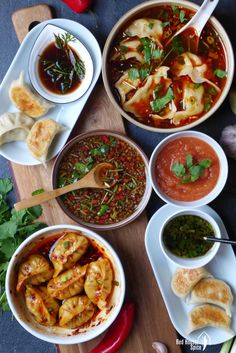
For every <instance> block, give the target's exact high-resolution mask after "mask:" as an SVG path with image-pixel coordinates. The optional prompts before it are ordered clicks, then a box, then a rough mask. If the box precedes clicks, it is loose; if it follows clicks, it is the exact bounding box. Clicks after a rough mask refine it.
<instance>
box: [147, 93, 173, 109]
mask: <svg viewBox="0 0 236 353" xmlns="http://www.w3.org/2000/svg"><path fill="white" fill-rule="evenodd" d="M155 94H156V92H155ZM173 99H174V92H173V90H172V88H171V87H169V88H168V90H167V92H166V94H165V95H164V96H163V97H161V98H158V97H157V98H156V99H155V100H154V101H151V102H150V105H151V108H152V110H153V111H154V112H155V113H158V112H159V111H161V110H162V109H163V108H165V106H166V105H167V104H168V103H170V102H171V101H172V100H173Z"/></svg>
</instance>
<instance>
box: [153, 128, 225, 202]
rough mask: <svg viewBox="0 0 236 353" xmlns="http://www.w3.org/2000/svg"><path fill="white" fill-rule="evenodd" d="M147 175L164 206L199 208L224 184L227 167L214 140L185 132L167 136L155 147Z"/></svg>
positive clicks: (200, 134)
mask: <svg viewBox="0 0 236 353" xmlns="http://www.w3.org/2000/svg"><path fill="white" fill-rule="evenodd" d="M149 173H150V176H151V181H152V186H153V188H154V190H155V192H156V193H157V195H158V196H159V197H160V198H161V199H163V200H164V201H165V202H167V203H171V204H173V205H175V206H184V207H199V206H202V205H205V204H208V203H209V202H211V201H213V200H214V199H215V198H216V197H217V196H218V195H219V194H220V192H221V190H222V189H223V187H224V185H225V183H226V180H227V176H228V163H227V159H226V156H225V154H224V152H223V150H222V148H221V147H220V146H219V144H218V143H217V142H216V141H215V140H214V139H212V138H211V137H210V136H208V135H206V134H203V133H201V132H196V131H186V132H179V133H176V134H173V135H171V136H168V137H167V138H165V139H164V140H163V141H161V142H160V143H159V144H158V145H157V147H156V148H155V150H154V151H153V153H152V156H151V159H150V164H149Z"/></svg>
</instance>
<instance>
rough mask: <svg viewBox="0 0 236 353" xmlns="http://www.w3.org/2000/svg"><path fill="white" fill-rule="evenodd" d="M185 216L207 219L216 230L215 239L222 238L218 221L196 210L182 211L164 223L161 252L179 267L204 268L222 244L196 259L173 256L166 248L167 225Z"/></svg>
mask: <svg viewBox="0 0 236 353" xmlns="http://www.w3.org/2000/svg"><path fill="white" fill-rule="evenodd" d="M183 215H193V216H198V217H200V218H203V219H205V220H206V221H208V222H209V223H210V224H211V225H212V228H213V229H214V233H215V237H216V238H221V232H220V228H219V226H218V224H217V223H216V221H215V220H214V219H213V218H212V217H211V216H210V215H209V214H207V213H205V212H203V211H200V210H197V209H194V210H181V211H177V212H175V213H174V214H173V215H171V216H170V217H168V218H167V219H166V221H165V222H164V223H163V225H162V227H161V229H160V233H159V242H160V247H161V250H162V251H163V253H164V255H165V256H166V257H167V259H168V260H170V261H172V262H173V263H174V264H176V265H177V266H179V267H184V268H197V267H202V266H205V265H206V264H207V263H209V262H210V261H211V260H212V259H213V258H214V257H215V255H216V254H217V251H218V250H219V248H220V243H216V242H215V243H214V245H213V246H212V247H211V249H210V250H208V252H207V253H206V254H205V255H203V256H198V257H195V258H182V257H179V256H176V255H174V254H172V253H171V252H170V251H169V250H168V249H167V248H166V246H165V244H164V242H163V233H164V229H165V227H166V225H167V224H168V223H169V222H170V221H171V220H172V219H174V218H176V217H178V216H183Z"/></svg>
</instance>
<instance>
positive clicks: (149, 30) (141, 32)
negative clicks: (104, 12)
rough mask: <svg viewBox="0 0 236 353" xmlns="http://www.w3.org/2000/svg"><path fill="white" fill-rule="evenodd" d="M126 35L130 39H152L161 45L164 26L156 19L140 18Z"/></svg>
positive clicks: (127, 30)
mask: <svg viewBox="0 0 236 353" xmlns="http://www.w3.org/2000/svg"><path fill="white" fill-rule="evenodd" d="M125 33H126V34H127V35H129V36H130V37H134V36H137V37H139V38H144V37H147V38H150V39H152V40H154V41H155V42H157V43H158V44H159V45H160V39H161V37H162V34H163V25H162V22H161V21H160V20H157V19H154V18H139V19H137V20H135V21H133V22H132V23H131V24H130V25H129V27H127V28H126V30H125Z"/></svg>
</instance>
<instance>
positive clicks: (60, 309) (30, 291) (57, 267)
mask: <svg viewBox="0 0 236 353" xmlns="http://www.w3.org/2000/svg"><path fill="white" fill-rule="evenodd" d="M6 295H7V300H8V303H9V306H10V309H11V311H12V313H13V315H14V317H15V318H16V319H17V321H18V322H19V323H20V325H21V326H22V327H24V328H25V329H26V330H27V331H28V332H29V333H31V334H32V335H34V336H35V337H37V338H39V339H42V340H44V341H47V342H51V343H55V344H78V343H82V342H86V341H89V340H91V339H93V338H95V337H97V336H98V335H100V334H101V333H102V332H103V331H105V330H106V329H107V328H108V327H109V326H110V325H111V324H112V322H113V321H114V320H115V318H116V316H117V315H118V313H119V311H120V309H121V306H122V304H123V300H124V295H125V276H124V271H123V267H122V264H121V262H120V260H119V257H118V256H117V254H116V253H115V251H114V250H113V248H112V247H111V246H110V245H109V243H107V241H105V240H104V239H103V238H102V237H101V236H99V235H97V234H96V233H94V232H93V231H91V230H88V229H86V228H83V227H79V226H74V225H55V226H51V227H46V228H44V229H41V230H39V231H38V232H36V233H34V234H32V235H31V236H30V237H29V238H27V239H26V240H25V241H24V242H23V243H22V244H21V245H20V246H19V248H18V249H17V250H16V252H15V254H14V255H13V256H12V258H11V261H10V263H9V266H8V271H7V276H6Z"/></svg>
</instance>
